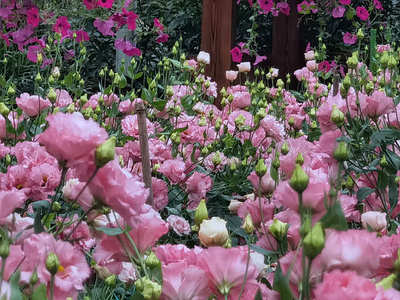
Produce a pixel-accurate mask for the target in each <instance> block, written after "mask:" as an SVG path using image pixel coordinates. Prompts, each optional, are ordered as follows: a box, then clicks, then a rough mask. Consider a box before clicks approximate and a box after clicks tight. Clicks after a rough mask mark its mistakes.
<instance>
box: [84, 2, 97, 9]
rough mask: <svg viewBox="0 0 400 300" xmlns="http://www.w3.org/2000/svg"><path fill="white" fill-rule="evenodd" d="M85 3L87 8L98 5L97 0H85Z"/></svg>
mask: <svg viewBox="0 0 400 300" xmlns="http://www.w3.org/2000/svg"><path fill="white" fill-rule="evenodd" d="M83 4H85V6H86V9H88V10H91V9H94V8H96V7H97V0H83Z"/></svg>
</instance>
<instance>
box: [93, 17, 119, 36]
mask: <svg viewBox="0 0 400 300" xmlns="http://www.w3.org/2000/svg"><path fill="white" fill-rule="evenodd" d="M93 25H94V27H96V28H97V30H98V31H100V32H101V33H102V34H103V35H105V36H107V35H111V36H114V35H115V33H114V31H112V28H113V27H114V21H113V20H112V19H111V18H110V19H108V20H105V21H104V20H101V19H99V18H96V20H94V22H93Z"/></svg>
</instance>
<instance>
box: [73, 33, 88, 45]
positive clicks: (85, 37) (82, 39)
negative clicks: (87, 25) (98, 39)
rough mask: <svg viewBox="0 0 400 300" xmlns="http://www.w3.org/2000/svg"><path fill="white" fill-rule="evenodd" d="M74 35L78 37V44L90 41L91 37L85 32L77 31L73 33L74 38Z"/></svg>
mask: <svg viewBox="0 0 400 300" xmlns="http://www.w3.org/2000/svg"><path fill="white" fill-rule="evenodd" d="M74 35H76V42H77V43H81V42H87V41H89V35H88V33H87V32H86V31H84V30H76V31H74V32H73V34H72V37H73V36H74Z"/></svg>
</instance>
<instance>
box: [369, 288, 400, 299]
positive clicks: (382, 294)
mask: <svg viewBox="0 0 400 300" xmlns="http://www.w3.org/2000/svg"><path fill="white" fill-rule="evenodd" d="M396 299H400V292H399V291H398V290H395V289H394V288H391V289H388V290H384V289H378V294H377V295H376V297H375V299H374V300H396Z"/></svg>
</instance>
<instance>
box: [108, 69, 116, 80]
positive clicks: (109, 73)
mask: <svg viewBox="0 0 400 300" xmlns="http://www.w3.org/2000/svg"><path fill="white" fill-rule="evenodd" d="M108 76H110V77H111V78H114V76H115V73H114V71H113V70H110V72H108Z"/></svg>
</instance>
